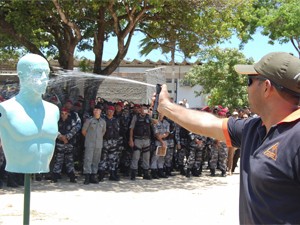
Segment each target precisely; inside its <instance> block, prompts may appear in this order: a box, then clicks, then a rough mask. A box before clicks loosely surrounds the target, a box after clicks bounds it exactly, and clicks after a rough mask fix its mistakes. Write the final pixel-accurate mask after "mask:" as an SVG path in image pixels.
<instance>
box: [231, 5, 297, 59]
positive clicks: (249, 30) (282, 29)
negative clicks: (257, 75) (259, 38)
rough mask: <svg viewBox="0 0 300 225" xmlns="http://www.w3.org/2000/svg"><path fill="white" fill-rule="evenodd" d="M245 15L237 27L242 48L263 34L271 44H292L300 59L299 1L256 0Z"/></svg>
mask: <svg viewBox="0 0 300 225" xmlns="http://www.w3.org/2000/svg"><path fill="white" fill-rule="evenodd" d="M245 13H246V14H247V16H244V17H243V18H241V19H240V22H239V26H237V27H236V29H237V34H238V37H239V38H240V40H241V41H242V42H241V46H243V45H245V44H246V43H247V42H248V41H249V40H252V36H253V35H254V34H255V33H256V32H261V34H263V35H265V36H267V37H268V38H269V44H274V43H275V42H276V41H278V42H279V43H281V44H282V43H288V42H291V44H292V45H293V47H294V48H295V49H296V51H297V52H298V53H299V57H300V30H299V26H300V19H299V18H300V17H299V13H300V4H299V0H255V1H253V4H252V7H250V8H249V10H248V12H245Z"/></svg>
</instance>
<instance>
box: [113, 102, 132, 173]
mask: <svg viewBox="0 0 300 225" xmlns="http://www.w3.org/2000/svg"><path fill="white" fill-rule="evenodd" d="M117 105H120V104H119V103H118V104H117ZM122 105H123V104H122ZM117 118H119V122H120V138H122V144H123V150H122V151H120V152H121V156H120V171H121V172H122V173H124V175H125V176H129V170H130V163H131V155H132V148H131V147H130V146H129V126H130V122H131V119H132V115H131V114H130V111H129V106H125V107H124V108H123V110H122V114H121V116H117Z"/></svg>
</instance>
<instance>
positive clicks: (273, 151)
mask: <svg viewBox="0 0 300 225" xmlns="http://www.w3.org/2000/svg"><path fill="white" fill-rule="evenodd" d="M278 145H279V142H277V143H276V144H274V145H272V146H271V147H270V148H268V149H267V150H266V151H264V155H266V156H267V157H269V158H271V159H273V160H274V161H276V159H277V151H278Z"/></svg>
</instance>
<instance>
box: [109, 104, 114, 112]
mask: <svg viewBox="0 0 300 225" xmlns="http://www.w3.org/2000/svg"><path fill="white" fill-rule="evenodd" d="M107 110H112V111H115V107H113V106H112V105H109V106H108V107H107Z"/></svg>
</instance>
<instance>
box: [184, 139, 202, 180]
mask: <svg viewBox="0 0 300 225" xmlns="http://www.w3.org/2000/svg"><path fill="white" fill-rule="evenodd" d="M189 136H190V138H191V141H190V146H189V154H188V159H187V173H186V176H187V177H190V173H192V175H193V176H199V175H200V174H201V173H202V157H203V156H202V154H203V149H204V146H205V138H204V137H202V136H201V135H197V134H193V133H190V134H189Z"/></svg>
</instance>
